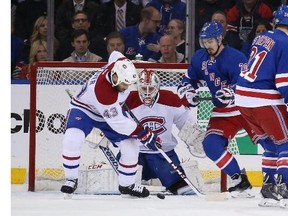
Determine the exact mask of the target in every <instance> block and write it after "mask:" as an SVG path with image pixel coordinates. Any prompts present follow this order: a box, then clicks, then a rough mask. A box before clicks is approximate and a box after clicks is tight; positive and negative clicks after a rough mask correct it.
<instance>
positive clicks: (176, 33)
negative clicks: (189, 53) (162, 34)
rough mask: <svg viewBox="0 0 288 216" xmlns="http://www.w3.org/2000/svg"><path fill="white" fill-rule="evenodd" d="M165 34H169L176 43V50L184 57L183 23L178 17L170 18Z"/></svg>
mask: <svg viewBox="0 0 288 216" xmlns="http://www.w3.org/2000/svg"><path fill="white" fill-rule="evenodd" d="M167 34H168V35H171V36H172V37H173V39H174V42H175V43H176V50H177V52H178V53H182V54H183V55H184V59H185V58H186V54H185V53H186V52H185V51H186V44H185V24H184V22H183V21H181V20H179V19H172V20H170V22H169V23H168V30H167Z"/></svg>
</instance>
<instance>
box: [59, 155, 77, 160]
mask: <svg viewBox="0 0 288 216" xmlns="http://www.w3.org/2000/svg"><path fill="white" fill-rule="evenodd" d="M62 157H63V158H64V159H66V160H79V159H80V156H77V157H68V156H65V155H62Z"/></svg>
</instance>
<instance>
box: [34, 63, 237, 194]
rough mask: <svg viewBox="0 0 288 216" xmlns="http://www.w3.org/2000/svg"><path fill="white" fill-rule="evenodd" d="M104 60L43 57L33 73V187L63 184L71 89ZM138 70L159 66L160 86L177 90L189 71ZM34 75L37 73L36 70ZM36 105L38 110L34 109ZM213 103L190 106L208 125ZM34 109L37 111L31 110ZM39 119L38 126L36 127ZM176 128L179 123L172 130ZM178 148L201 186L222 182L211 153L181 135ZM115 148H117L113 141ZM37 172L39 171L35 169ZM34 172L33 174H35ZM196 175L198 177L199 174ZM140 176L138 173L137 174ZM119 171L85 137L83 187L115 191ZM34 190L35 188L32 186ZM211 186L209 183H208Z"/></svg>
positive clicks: (173, 67) (168, 67)
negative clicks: (198, 151) (192, 149)
mask: <svg viewBox="0 0 288 216" xmlns="http://www.w3.org/2000/svg"><path fill="white" fill-rule="evenodd" d="M101 66H103V64H101V63H82V64H81V63H57V62H47V63H39V64H38V65H36V66H35V68H34V71H33V73H34V74H33V75H32V76H31V122H32V124H31V126H32V127H31V129H30V133H31V135H30V138H31V139H30V142H31V143H30V157H31V155H32V158H33V157H34V159H35V161H34V163H33V160H32V162H31V163H30V168H29V170H30V173H29V178H30V179H29V183H30V186H29V187H30V189H31V188H34V190H59V189H60V187H61V185H62V184H63V182H64V172H63V169H62V138H63V132H64V127H65V116H66V112H67V110H68V106H69V101H70V98H69V96H68V94H67V92H66V90H67V89H69V91H70V92H71V93H72V94H75V93H77V92H78V91H79V90H80V89H81V85H82V84H84V83H85V81H86V80H87V79H88V78H89V77H90V76H91V75H92V74H93V73H95V71H97V70H99V69H100V68H101ZM135 66H136V68H137V71H138V72H139V71H141V70H143V68H149V69H153V70H155V71H157V73H158V75H159V76H160V79H161V83H162V84H161V85H162V86H161V88H166V89H169V90H172V91H176V88H177V86H178V85H179V83H180V82H181V79H182V76H183V74H184V73H185V72H186V68H187V66H188V65H186V64H156V63H150V64H146V63H144V64H141V63H138V64H135ZM34 75H36V76H34ZM200 95H201V97H207V96H209V95H210V94H209V92H208V91H207V89H205V88H204V89H201V90H200ZM33 108H35V112H33ZM211 108H212V103H211V102H210V101H203V102H201V104H200V105H199V106H198V107H197V108H195V109H192V110H191V114H193V115H197V118H198V122H199V124H200V125H201V127H203V128H204V127H206V125H207V122H208V119H209V117H210V113H211ZM33 113H34V114H33ZM33 121H35V127H33ZM174 132H175V135H176V134H177V133H178V131H177V129H176V127H175V130H174V131H173V133H174ZM99 134H100V131H98V130H95V131H93V132H92V133H91V134H90V135H89V136H88V138H87V139H88V141H90V142H96V143H97V142H99V140H100V139H101V137H100V135H99ZM178 141H179V145H178V146H177V148H176V151H177V153H178V154H179V157H180V159H181V160H182V161H183V166H184V167H185V171H186V172H187V175H188V177H190V178H191V180H192V181H195V182H196V183H197V184H198V185H199V186H201V187H204V186H205V185H206V183H207V184H208V183H210V182H216V184H217V188H218V189H219V188H220V172H219V170H218V168H217V167H216V166H215V165H214V164H213V163H212V162H211V161H210V160H209V159H208V158H196V157H194V156H193V155H191V154H190V153H189V151H188V150H187V147H186V145H185V144H184V143H183V142H182V141H181V140H180V139H178ZM231 144H232V145H229V146H230V150H231V151H232V152H233V153H234V154H237V153H239V152H238V148H237V144H236V142H235V141H233V140H232V142H231ZM110 148H111V150H112V151H113V153H114V154H117V149H116V148H114V147H112V146H110ZM34 172H35V173H34ZM34 174H35V175H34ZM195 176H197V177H195ZM139 179H140V177H139ZM117 188H118V184H117V175H116V173H115V172H114V170H113V169H112V168H111V166H110V164H109V162H108V160H107V159H106V158H105V156H104V155H103V153H102V152H101V150H100V149H99V148H96V149H93V148H91V147H89V145H88V144H87V143H85V144H84V145H82V153H81V161H80V172H79V188H78V191H79V192H83V193H101V192H109V191H110V192H111V191H117ZM32 190H33V189H32ZM206 190H211V189H206Z"/></svg>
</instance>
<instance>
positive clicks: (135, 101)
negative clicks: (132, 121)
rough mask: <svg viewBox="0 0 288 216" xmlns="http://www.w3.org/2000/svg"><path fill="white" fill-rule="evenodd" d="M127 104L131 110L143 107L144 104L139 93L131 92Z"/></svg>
mask: <svg viewBox="0 0 288 216" xmlns="http://www.w3.org/2000/svg"><path fill="white" fill-rule="evenodd" d="M125 104H126V105H127V106H128V107H129V108H130V109H134V108H136V107H138V106H141V105H142V104H143V103H142V101H141V99H140V97H139V94H138V91H131V92H130V94H129V96H128V97H127V99H126V101H125Z"/></svg>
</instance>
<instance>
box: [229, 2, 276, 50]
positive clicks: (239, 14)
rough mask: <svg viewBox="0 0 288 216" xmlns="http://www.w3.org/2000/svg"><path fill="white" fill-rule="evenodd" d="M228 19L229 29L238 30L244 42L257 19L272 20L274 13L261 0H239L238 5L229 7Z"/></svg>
mask: <svg viewBox="0 0 288 216" xmlns="http://www.w3.org/2000/svg"><path fill="white" fill-rule="evenodd" d="M227 19H228V31H235V32H237V33H238V34H237V36H238V37H239V38H240V40H242V42H243V41H245V40H247V37H248V34H249V33H250V31H251V30H252V28H253V25H254V23H255V22H256V21H257V20H267V21H272V19H273V13H272V10H271V9H270V8H269V7H268V6H267V5H266V4H264V3H263V2H262V1H261V0H238V1H237V3H236V5H235V6H234V7H232V8H231V9H229V11H228V13H227ZM241 46H242V44H241ZM240 48H241V47H240Z"/></svg>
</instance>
